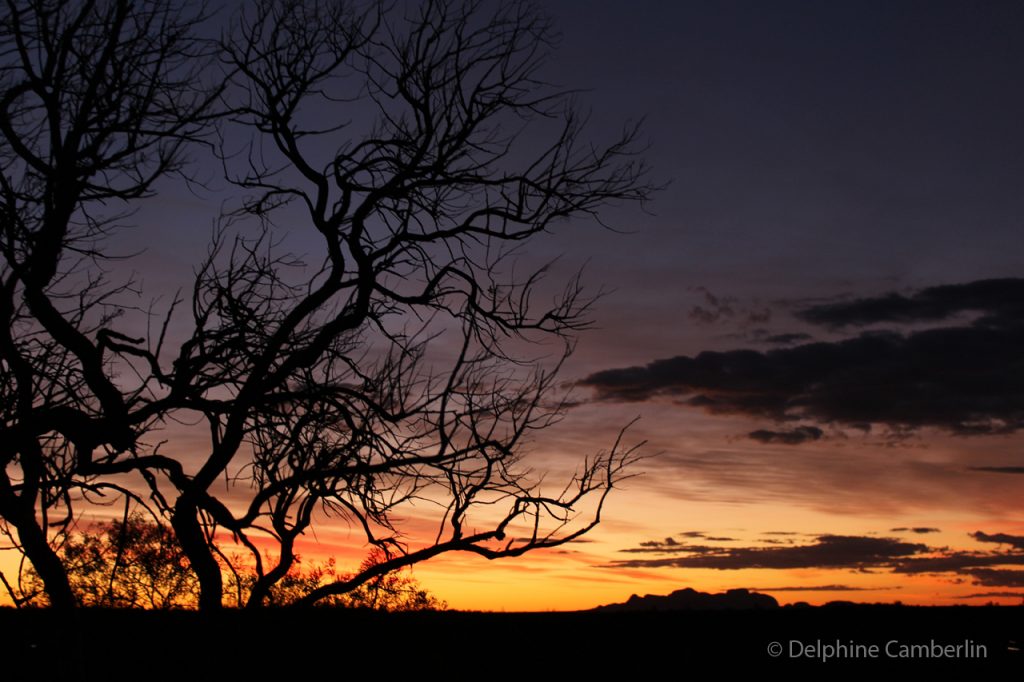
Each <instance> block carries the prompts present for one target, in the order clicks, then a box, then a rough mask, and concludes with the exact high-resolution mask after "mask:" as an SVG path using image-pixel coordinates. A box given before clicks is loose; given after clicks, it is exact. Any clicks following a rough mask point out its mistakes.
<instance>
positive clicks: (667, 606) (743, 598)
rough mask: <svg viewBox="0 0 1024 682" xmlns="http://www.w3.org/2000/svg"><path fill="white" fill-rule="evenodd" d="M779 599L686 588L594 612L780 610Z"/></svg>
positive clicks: (733, 591)
mask: <svg viewBox="0 0 1024 682" xmlns="http://www.w3.org/2000/svg"><path fill="white" fill-rule="evenodd" d="M777 608H779V602H777V601H776V600H775V597H772V596H770V595H767V594H761V593H759V592H751V591H750V590H743V589H738V590H729V591H728V592H723V593H719V594H711V593H708V592H698V591H697V590H695V589H693V588H691V587H687V588H686V589H682V590H676V591H675V592H673V593H672V594H668V595H660V594H648V595H646V596H643V597H640V596H638V595H635V594H634V595H633V596H632V597H630V598H629V599H628V600H627V601H626V602H625V603H624V604H607V605H605V606H598V607H597V608H596V609H594V611H605V612H612V613H620V612H629V611H739V610H747V609H777Z"/></svg>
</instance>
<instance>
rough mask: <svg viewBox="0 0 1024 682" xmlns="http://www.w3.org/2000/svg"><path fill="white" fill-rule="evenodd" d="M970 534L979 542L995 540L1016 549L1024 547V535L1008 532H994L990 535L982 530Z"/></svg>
mask: <svg viewBox="0 0 1024 682" xmlns="http://www.w3.org/2000/svg"><path fill="white" fill-rule="evenodd" d="M970 535H971V537H972V538H974V539H975V540H977V541H978V542H994V543H997V544H1000V545H1010V546H1011V547H1013V548H1014V549H1024V536H1022V535H1007V534H1006V533H993V534H991V535H989V534H988V533H983V532H982V531H980V530H979V531H975V532H973V533H971V534H970Z"/></svg>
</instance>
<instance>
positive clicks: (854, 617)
mask: <svg viewBox="0 0 1024 682" xmlns="http://www.w3.org/2000/svg"><path fill="white" fill-rule="evenodd" d="M893 640H895V641H896V642H897V644H894V645H891V647H892V650H893V653H898V651H897V650H896V648H895V647H898V646H899V645H902V644H907V645H911V644H924V645H928V646H929V647H930V646H931V645H932V643H934V644H936V645H938V646H943V645H957V644H961V645H962V644H964V643H965V642H967V643H968V644H969V645H970V646H969V647H966V648H964V649H962V653H960V654H958V655H957V654H948V655H944V656H942V657H934V656H933V657H931V658H925V657H922V654H918V655H917V657H916V658H914V659H899V658H894V657H892V656H891V655H889V654H887V653H886V651H885V647H886V644H887V642H891V641H893ZM819 641H820V642H821V644H822V645H823V647H824V646H828V645H831V646H835V644H836V643H837V641H838V642H840V643H842V644H843V645H846V646H847V647H849V645H850V644H851V643H853V644H856V645H861V651H862V652H863V651H864V648H865V647H869V646H871V645H875V646H877V647H878V653H877V654H876V655H875V656H874V657H868V656H865V655H863V654H859V657H858V658H851V657H850V655H843V652H842V651H841V650H838V651H837V653H836V656H837V657H836V658H831V659H830V660H827V661H822V660H821V658H822V655H821V654H818V655H817V656H815V655H814V653H812V652H811V650H808V649H807V648H806V647H807V646H808V645H814V644H815V643H816V642H819ZM1022 641H1024V607H995V606H989V607H966V606H964V607H941V608H940V607H908V606H866V605H861V606H855V605H843V604H839V605H831V606H827V607H821V608H805V609H799V608H789V607H787V608H781V609H771V610H763V611H706V612H702V611H683V612H673V613H666V612H661V613H457V612H448V613H399V614H383V613H372V612H358V611H340V610H329V609H317V610H307V611H296V610H273V611H263V612H259V613H245V612H237V611H236V612H230V611H229V612H225V613H222V614H219V615H214V616H210V615H203V614H198V613H193V612H175V613H153V612H117V611H80V612H77V613H72V614H70V615H61V614H58V613H53V612H47V611H43V610H32V611H15V610H11V609H3V610H0V650H2V654H3V662H4V664H3V667H2V668H0V679H2V680H4V681H5V682H7V681H10V682H15V681H19V680H26V681H27V680H32V681H33V682H36V681H39V680H51V679H52V680H58V679H60V680H112V679H132V680H151V679H152V680H158V679H177V680H209V679H216V680H228V679H230V680H261V679H280V680H307V679H316V680H320V679H324V680H335V679H338V680H340V679H345V678H352V677H359V678H362V677H364V676H365V675H370V676H372V677H377V676H380V677H381V678H383V679H391V678H392V677H395V676H401V677H403V678H406V677H408V676H414V677H419V676H421V675H422V674H423V673H425V672H427V671H442V672H444V673H445V679H453V678H454V679H483V680H486V679H490V678H491V677H494V676H496V675H499V676H500V677H502V678H507V677H508V676H510V675H511V677H517V678H521V679H528V680H534V679H554V678H558V679H575V678H576V677H577V676H579V675H581V674H591V673H595V672H604V673H608V672H611V673H612V674H619V673H620V672H628V673H629V676H630V678H631V679H634V678H636V677H637V676H639V677H640V678H641V679H643V678H647V677H655V676H657V677H664V676H666V675H669V676H671V677H672V678H677V679H683V678H687V677H690V676H692V674H693V673H694V672H696V671H695V670H694V668H693V666H694V665H695V664H710V665H711V666H712V670H713V669H714V668H716V667H717V668H718V669H720V670H721V671H722V672H726V671H729V670H735V671H736V672H737V674H738V673H739V672H740V671H741V670H744V671H745V670H747V669H748V668H749V666H750V664H753V665H754V666H755V669H756V670H760V671H761V672H762V673H764V672H768V671H772V670H773V669H774V670H778V669H780V668H787V669H792V668H798V669H802V670H804V671H807V672H809V673H812V674H815V675H820V674H832V673H836V672H839V671H840V670H845V669H849V668H851V667H863V666H868V667H872V668H880V667H894V666H895V667H903V668H904V669H908V670H909V669H918V670H920V669H922V668H929V669H932V670H938V669H940V668H942V669H949V668H951V667H953V668H961V669H977V670H981V669H990V670H999V671H1007V672H1011V673H1012V672H1013V671H1017V672H1019V671H1022V670H1024V656H1022V654H1021V652H1020V648H1019V647H1020V645H1021V643H1022ZM773 642H777V643H778V644H779V645H781V647H782V653H781V655H779V656H777V657H773V656H771V655H770V654H769V647H770V645H771V644H772V643H773ZM981 647H984V649H985V651H984V652H982V649H981ZM801 651H802V652H803V654H804V655H803V656H801V655H799V654H800V652H801ZM819 651H823V652H824V653H828V652H827V650H823V649H819ZM847 651H849V649H847ZM982 653H984V654H985V655H984V656H983V655H982ZM702 668H704V666H702ZM705 669H706V668H705ZM922 672H923V670H922ZM570 675H571V676H572V677H569V676H570Z"/></svg>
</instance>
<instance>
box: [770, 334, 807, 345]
mask: <svg viewBox="0 0 1024 682" xmlns="http://www.w3.org/2000/svg"><path fill="white" fill-rule="evenodd" d="M811 338H813V337H811V335H810V334H802V333H790V334H772V335H770V336H765V337H763V338H761V339H758V340H759V341H760V342H761V343H774V344H778V345H780V346H787V345H789V344H791V343H798V342H800V341H810V340H811Z"/></svg>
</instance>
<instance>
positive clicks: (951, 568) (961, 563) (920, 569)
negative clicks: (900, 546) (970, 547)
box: [893, 552, 1024, 575]
mask: <svg viewBox="0 0 1024 682" xmlns="http://www.w3.org/2000/svg"><path fill="white" fill-rule="evenodd" d="M1006 564H1011V565H1021V564H1024V554H1002V553H997V552H946V553H944V554H941V555H938V556H931V557H921V558H911V559H904V560H902V561H900V562H899V563H898V564H897V565H895V566H894V567H893V572H894V573H906V574H920V573H957V574H959V575H970V574H971V571H973V570H975V569H978V568H984V567H989V566H1000V565H1006Z"/></svg>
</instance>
